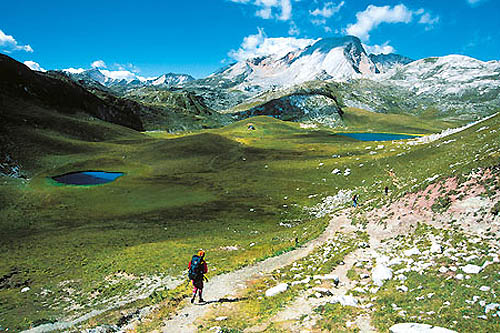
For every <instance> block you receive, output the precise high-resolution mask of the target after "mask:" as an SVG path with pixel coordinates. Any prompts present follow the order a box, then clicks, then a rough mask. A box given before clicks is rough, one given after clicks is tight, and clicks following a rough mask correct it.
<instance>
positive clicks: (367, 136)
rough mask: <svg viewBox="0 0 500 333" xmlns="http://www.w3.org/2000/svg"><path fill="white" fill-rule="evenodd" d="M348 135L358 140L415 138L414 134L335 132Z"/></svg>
mask: <svg viewBox="0 0 500 333" xmlns="http://www.w3.org/2000/svg"><path fill="white" fill-rule="evenodd" d="M337 134H338V135H342V136H348V137H350V138H353V139H356V140H359V141H392V140H404V139H412V138H416V137H417V136H416V135H407V134H395V133H337Z"/></svg>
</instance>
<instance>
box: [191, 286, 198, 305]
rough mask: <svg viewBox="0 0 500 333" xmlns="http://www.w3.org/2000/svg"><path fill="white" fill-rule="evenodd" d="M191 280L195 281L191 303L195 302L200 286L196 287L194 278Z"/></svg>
mask: <svg viewBox="0 0 500 333" xmlns="http://www.w3.org/2000/svg"><path fill="white" fill-rule="evenodd" d="M191 282H192V283H193V297H191V303H193V302H194V299H195V297H196V292H197V291H198V287H196V283H195V282H194V280H191Z"/></svg>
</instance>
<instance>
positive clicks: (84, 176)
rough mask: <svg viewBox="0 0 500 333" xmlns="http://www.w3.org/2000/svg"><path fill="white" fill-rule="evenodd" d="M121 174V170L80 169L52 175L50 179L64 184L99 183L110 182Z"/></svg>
mask: <svg viewBox="0 0 500 333" xmlns="http://www.w3.org/2000/svg"><path fill="white" fill-rule="evenodd" d="M123 174H124V173H123V172H106V171H80V172H71V173H66V174H64V175H60V176H54V177H52V179H53V180H55V181H56V182H58V183H62V184H66V185H100V184H106V183H110V182H112V181H114V180H116V179H117V178H118V177H121V176H123Z"/></svg>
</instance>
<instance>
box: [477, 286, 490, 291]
mask: <svg viewBox="0 0 500 333" xmlns="http://www.w3.org/2000/svg"><path fill="white" fill-rule="evenodd" d="M490 289H491V287H488V286H481V288H479V290H481V291H490Z"/></svg>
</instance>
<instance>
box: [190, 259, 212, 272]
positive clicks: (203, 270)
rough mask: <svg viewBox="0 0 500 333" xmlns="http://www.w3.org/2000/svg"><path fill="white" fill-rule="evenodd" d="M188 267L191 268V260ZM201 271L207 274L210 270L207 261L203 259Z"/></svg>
mask: <svg viewBox="0 0 500 333" xmlns="http://www.w3.org/2000/svg"><path fill="white" fill-rule="evenodd" d="M188 269H191V261H190V262H189V265H188ZM201 272H202V273H203V274H207V272H208V266H207V262H206V261H205V260H203V261H202V262H201Z"/></svg>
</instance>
